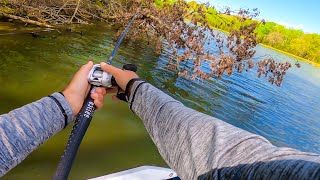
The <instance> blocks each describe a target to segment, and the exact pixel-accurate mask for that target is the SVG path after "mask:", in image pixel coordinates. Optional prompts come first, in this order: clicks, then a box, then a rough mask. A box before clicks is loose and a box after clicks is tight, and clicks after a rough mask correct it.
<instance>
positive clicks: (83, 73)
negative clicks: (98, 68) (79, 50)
mask: <svg viewBox="0 0 320 180" xmlns="http://www.w3.org/2000/svg"><path fill="white" fill-rule="evenodd" d="M92 67H93V62H92V61H89V62H88V63H87V64H84V65H82V66H81V68H80V69H79V71H78V72H77V73H76V75H75V77H76V79H81V80H87V76H88V74H89V72H90V70H91V69H92Z"/></svg>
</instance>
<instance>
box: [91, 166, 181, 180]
mask: <svg viewBox="0 0 320 180" xmlns="http://www.w3.org/2000/svg"><path fill="white" fill-rule="evenodd" d="M175 177H177V174H176V173H175V172H174V171H173V170H172V169H168V168H162V167H156V166H140V167H137V168H133V169H128V170H125V171H121V172H117V173H113V174H109V175H105V176H100V177H96V178H92V179H89V180H149V179H150V180H165V179H172V178H175Z"/></svg>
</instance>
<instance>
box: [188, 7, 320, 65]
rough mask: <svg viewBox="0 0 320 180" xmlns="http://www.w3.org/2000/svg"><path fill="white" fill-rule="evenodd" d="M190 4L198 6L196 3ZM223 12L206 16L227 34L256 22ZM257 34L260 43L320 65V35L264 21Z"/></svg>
mask: <svg viewBox="0 0 320 180" xmlns="http://www.w3.org/2000/svg"><path fill="white" fill-rule="evenodd" d="M190 3H191V4H193V5H194V6H196V5H197V3H196V2H190ZM221 11H222V12H227V13H219V12H218V11H217V10H216V9H215V8H214V7H210V8H209V9H208V12H207V16H206V17H207V21H208V23H209V25H211V26H213V27H215V28H218V29H222V30H224V31H227V32H230V31H232V30H234V29H240V28H241V26H242V25H243V24H244V23H247V24H250V23H253V22H254V21H256V20H252V19H248V20H247V21H245V22H241V21H239V20H238V18H236V17H235V16H234V15H232V12H233V11H232V10H230V9H229V8H226V9H224V10H221ZM256 22H257V23H258V21H256ZM255 33H256V37H257V41H258V42H259V43H263V44H266V45H268V46H271V47H273V48H276V49H279V50H282V51H285V52H288V53H291V54H294V55H296V56H299V57H302V58H305V59H308V60H310V61H313V62H316V63H320V35H319V34H317V33H304V32H303V31H302V30H297V29H292V28H287V27H285V26H283V25H280V24H277V23H274V22H265V21H264V20H263V21H262V22H259V23H258V26H257V27H256V29H255Z"/></svg>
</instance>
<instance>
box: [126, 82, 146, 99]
mask: <svg viewBox="0 0 320 180" xmlns="http://www.w3.org/2000/svg"><path fill="white" fill-rule="evenodd" d="M136 81H143V80H142V79H140V78H132V79H131V80H130V81H129V82H128V83H127V85H126V90H125V95H126V96H127V97H128V98H129V97H130V95H131V92H132V85H133V83H134V82H136Z"/></svg>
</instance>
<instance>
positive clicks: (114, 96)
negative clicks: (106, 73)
mask: <svg viewBox="0 0 320 180" xmlns="http://www.w3.org/2000/svg"><path fill="white" fill-rule="evenodd" d="M112 100H113V101H115V102H120V101H121V100H120V99H119V98H118V97H117V96H116V95H113V96H112Z"/></svg>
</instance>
